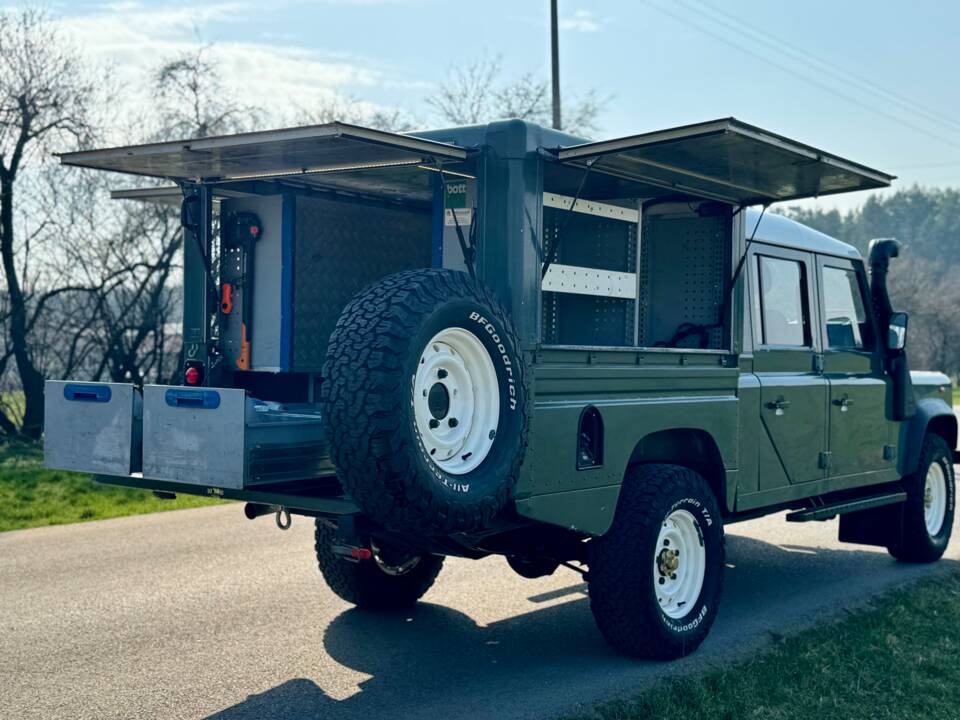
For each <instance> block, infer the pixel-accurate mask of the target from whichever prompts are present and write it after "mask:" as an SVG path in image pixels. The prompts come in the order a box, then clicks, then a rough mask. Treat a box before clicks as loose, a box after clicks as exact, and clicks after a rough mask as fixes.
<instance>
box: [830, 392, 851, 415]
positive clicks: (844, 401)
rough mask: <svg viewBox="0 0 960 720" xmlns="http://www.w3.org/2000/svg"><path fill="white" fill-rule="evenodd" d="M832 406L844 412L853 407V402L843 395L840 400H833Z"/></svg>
mask: <svg viewBox="0 0 960 720" xmlns="http://www.w3.org/2000/svg"><path fill="white" fill-rule="evenodd" d="M833 404H834V405H836V406H837V407H839V408H840V412H846V411H847V410H848V409H849V407H850V406H851V405H853V400H851V399H850V398H848V397H847V396H846V395H844V396H843V397H842V398H838V399H837V400H834V401H833Z"/></svg>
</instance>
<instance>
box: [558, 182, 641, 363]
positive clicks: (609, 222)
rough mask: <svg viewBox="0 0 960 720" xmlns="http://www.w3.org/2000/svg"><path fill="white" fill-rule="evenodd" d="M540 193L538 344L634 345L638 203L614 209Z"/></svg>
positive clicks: (566, 197)
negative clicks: (543, 266)
mask: <svg viewBox="0 0 960 720" xmlns="http://www.w3.org/2000/svg"><path fill="white" fill-rule="evenodd" d="M572 203H573V198H572V197H569V196H566V195H558V194H555V193H544V197H543V239H544V243H543V245H544V257H546V258H553V262H552V263H551V264H550V267H549V268H548V270H547V274H546V275H545V276H544V278H543V283H542V289H543V318H542V323H543V341H544V342H545V343H548V344H551V345H599V346H624V347H630V346H633V345H635V344H636V316H637V231H638V222H639V219H640V213H639V210H638V208H639V203H637V202H633V203H632V207H630V206H629V205H614V204H610V203H600V202H596V201H586V200H578V201H577V203H576V207H575V208H574V210H573V211H572V212H571V211H570V210H569V208H570V206H571V205H572Z"/></svg>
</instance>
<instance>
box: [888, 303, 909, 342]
mask: <svg viewBox="0 0 960 720" xmlns="http://www.w3.org/2000/svg"><path fill="white" fill-rule="evenodd" d="M907 319H908V317H907V314H906V313H904V312H898V313H893V314H892V315H891V316H890V326H889V328H888V330H887V350H903V348H904V347H906V345H907Z"/></svg>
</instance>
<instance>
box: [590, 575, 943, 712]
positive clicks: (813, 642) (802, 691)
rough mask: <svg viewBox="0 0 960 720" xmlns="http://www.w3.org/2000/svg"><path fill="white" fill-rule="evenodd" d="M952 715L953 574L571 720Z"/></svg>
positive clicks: (908, 589)
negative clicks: (747, 656) (760, 650)
mask: <svg viewBox="0 0 960 720" xmlns="http://www.w3.org/2000/svg"><path fill="white" fill-rule="evenodd" d="M707 642H709V639H708V640H707ZM958 717H960V573H957V572H954V573H952V574H951V575H949V576H946V577H941V578H936V579H928V580H924V581H923V582H922V583H918V584H916V585H912V586H910V587H908V588H905V589H902V590H898V591H895V592H893V593H891V594H889V595H886V596H883V597H881V598H880V599H878V600H876V601H875V602H874V603H873V604H872V605H871V606H869V607H868V608H866V609H863V610H859V611H856V612H854V613H852V614H850V615H848V616H846V617H845V618H844V619H842V620H839V621H833V622H829V623H824V624H821V625H819V626H818V627H816V628H815V629H813V630H810V631H808V632H806V633H803V634H802V635H797V636H792V637H787V638H775V645H774V648H773V649H772V650H770V651H769V652H766V653H760V654H758V655H756V656H755V657H752V658H750V659H746V660H743V661H740V662H737V663H733V664H731V665H728V666H726V667H723V668H718V669H714V670H710V671H707V672H705V673H703V674H700V675H694V676H689V677H683V678H679V679H671V680H665V681H662V682H661V683H659V684H657V685H655V686H653V687H652V688H651V689H649V690H647V691H645V692H643V693H641V694H640V695H637V696H636V697H634V698H632V699H630V700H623V701H616V702H611V703H606V704H604V705H601V706H599V707H598V708H597V709H596V710H595V711H594V712H593V713H592V714H588V715H582V716H579V720H586V718H590V719H591V720H640V719H641V718H644V719H646V718H651V719H653V718H671V719H672V718H683V719H684V720H696V719H697V718H703V719H704V720H707V719H709V720H726V719H728V718H729V719H730V720H733V719H735V718H763V719H764V720H768V719H769V720H792V719H794V718H798V719H799V718H815V719H816V720H848V719H849V718H864V719H866V718H869V719H870V720H885V719H888V718H889V719H890V720H893V719H894V718H896V719H897V720H900V719H901V718H958Z"/></svg>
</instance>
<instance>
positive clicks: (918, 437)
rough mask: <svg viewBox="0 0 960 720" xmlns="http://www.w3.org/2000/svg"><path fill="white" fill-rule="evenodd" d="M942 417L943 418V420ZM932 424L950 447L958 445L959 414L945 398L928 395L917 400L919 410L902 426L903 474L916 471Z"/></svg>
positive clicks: (898, 463)
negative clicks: (956, 413) (955, 413)
mask: <svg viewBox="0 0 960 720" xmlns="http://www.w3.org/2000/svg"><path fill="white" fill-rule="evenodd" d="M940 418H943V419H942V420H941V419H940ZM931 424H934V425H935V426H937V428H938V429H939V428H943V429H942V430H940V434H941V435H944V439H945V440H946V441H947V444H948V445H950V449H951V450H952V449H954V448H955V447H956V445H957V416H956V415H954V413H953V408H952V407H950V405H949V404H948V403H947V401H946V400H944V399H943V398H938V397H928V398H923V399H922V400H919V401H918V402H917V412H916V414H915V415H914V416H913V417H912V418H910V420H908V421H907V422H904V423H903V424H902V425H901V426H900V451H899V452H898V453H897V454H898V456H899V459H898V461H897V470H898V471H899V473H900V475H901V476H906V475H909V474H910V473H912V472H915V471H916V469H917V467H918V466H919V464H920V448H921V446H922V445H923V438H924V436H925V435H926V434H927V429H928V428H929V427H930V425H931Z"/></svg>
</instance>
